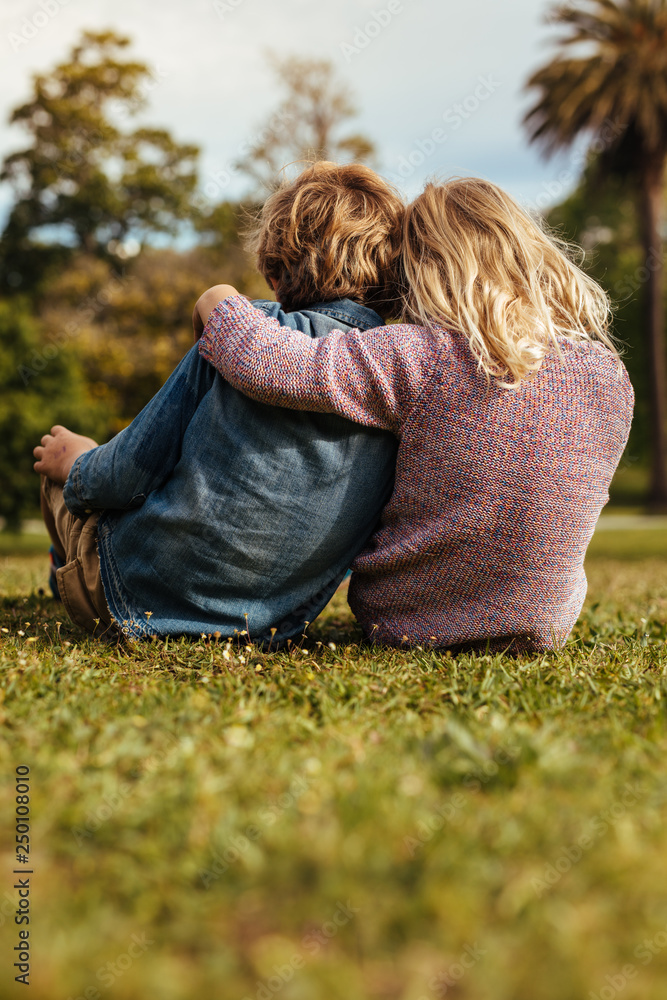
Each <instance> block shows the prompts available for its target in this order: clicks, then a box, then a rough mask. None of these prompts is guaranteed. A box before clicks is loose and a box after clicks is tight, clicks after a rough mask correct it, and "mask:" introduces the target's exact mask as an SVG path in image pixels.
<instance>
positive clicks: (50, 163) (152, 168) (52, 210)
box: [0, 31, 199, 290]
mask: <svg viewBox="0 0 667 1000" xmlns="http://www.w3.org/2000/svg"><path fill="white" fill-rule="evenodd" d="M128 45H129V39H127V38H125V37H123V36H121V35H118V34H116V33H115V32H113V31H102V32H92V31H86V32H84V33H83V35H82V37H81V40H80V41H79V42H78V43H77V44H76V45H74V47H73V48H72V50H71V52H70V54H69V57H68V58H67V59H66V60H65V61H64V62H62V63H60V64H58V65H57V66H56V67H55V68H54V69H53V70H51V71H50V72H48V73H44V74H37V75H36V76H35V77H34V78H33V93H32V95H31V97H30V99H29V100H28V101H27V102H26V103H25V104H22V105H21V106H20V107H17V108H16V109H15V111H14V112H13V114H12V116H11V121H12V122H13V123H16V124H20V125H22V126H23V128H24V129H25V130H26V131H27V132H28V133H29V135H30V139H31V141H30V144H29V145H27V146H26V147H25V148H24V149H21V150H19V151H18V152H15V153H11V154H10V155H9V156H7V157H6V158H5V160H4V163H3V167H2V172H1V173H0V179H2V180H8V181H10V182H11V184H12V185H13V187H14V190H15V194H16V202H15V204H14V206H13V209H12V211H11V214H10V217H9V220H8V223H7V226H6V228H5V232H4V234H3V241H2V257H3V258H4V263H5V268H3V271H5V273H6V279H5V280H6V283H7V286H8V287H9V290H11V289H13V288H17V287H19V288H21V289H29V288H30V287H31V286H32V285H33V284H34V282H35V281H36V280H37V279H38V276H39V275H40V274H41V273H43V270H44V265H45V264H46V265H48V264H49V263H52V262H54V261H62V260H63V258H64V257H65V258H66V257H67V256H68V255H69V253H70V252H71V251H76V250H79V249H83V250H85V251H86V252H87V253H93V254H97V255H101V256H110V257H113V256H114V255H120V256H122V255H123V252H124V251H123V247H124V243H125V241H126V240H127V238H128V237H131V238H132V239H133V240H134V241H136V243H138V244H141V243H142V242H143V241H144V240H145V238H146V236H147V235H148V234H149V233H155V232H162V233H164V232H166V233H173V232H175V231H176V229H177V227H178V225H179V223H181V222H182V221H183V220H186V219H188V218H189V215H190V198H191V195H192V192H193V191H194V189H195V187H196V183H197V159H198V155H199V150H198V148H197V147H196V146H194V145H190V144H182V143H178V142H176V141H175V140H174V139H173V138H172V137H171V135H170V134H169V132H168V131H166V130H165V129H160V128H146V127H142V128H137V129H134V130H128V129H127V128H126V127H124V126H126V124H127V122H128V120H129V119H131V118H132V116H133V115H135V114H136V112H137V111H138V110H140V109H141V108H142V107H143V106H144V104H145V99H146V98H145V91H146V84H147V82H148V81H150V80H151V78H152V77H151V71H150V69H149V68H148V66H146V65H144V64H143V63H141V62H137V61H135V60H132V59H130V58H126V57H124V53H125V50H126V48H127V46H128Z"/></svg>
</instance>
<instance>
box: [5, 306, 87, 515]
mask: <svg viewBox="0 0 667 1000" xmlns="http://www.w3.org/2000/svg"><path fill="white" fill-rule="evenodd" d="M0 373H1V375H0V473H1V474H2V491H0V516H2V517H3V518H5V521H6V523H7V527H8V529H10V530H18V528H19V527H20V524H21V519H22V517H23V516H25V514H26V513H29V512H30V511H32V512H33V514H34V513H35V512H36V511H37V510H38V508H39V477H38V476H37V475H35V472H34V471H33V468H32V463H33V461H34V459H33V457H32V449H33V448H34V446H35V445H36V444H39V440H40V438H41V436H42V434H45V433H46V432H47V431H48V430H49V428H50V427H51V426H52V424H54V423H65V424H67V425H68V426H71V427H72V429H73V430H77V431H79V432H81V433H83V432H85V433H86V434H91V435H93V436H95V435H96V434H98V433H99V432H100V430H101V429H102V426H103V421H102V420H101V411H100V407H99V405H98V404H96V403H95V402H94V401H93V400H91V399H90V397H89V396H88V393H87V390H86V387H85V385H84V381H83V377H82V372H81V365H80V362H79V359H78V358H77V357H76V355H75V354H74V352H73V351H70V350H68V344H67V342H66V340H65V339H64V338H58V337H55V338H52V339H51V340H45V339H44V338H43V337H42V336H41V331H40V327H39V324H38V323H36V321H35V320H34V319H33V318H32V317H31V316H30V315H29V313H28V311H27V306H26V303H25V302H22V301H21V300H20V299H19V297H18V296H15V297H14V299H13V300H12V302H11V303H9V302H0Z"/></svg>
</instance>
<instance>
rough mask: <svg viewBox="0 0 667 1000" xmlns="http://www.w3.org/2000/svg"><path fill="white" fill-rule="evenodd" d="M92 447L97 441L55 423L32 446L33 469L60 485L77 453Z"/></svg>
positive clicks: (95, 445)
mask: <svg viewBox="0 0 667 1000" xmlns="http://www.w3.org/2000/svg"><path fill="white" fill-rule="evenodd" d="M92 448H97V441H93V439H92V438H89V437H84V436H83V435H82V434H75V433H74V432H73V431H68V430H67V428H66V427H61V425H60V424H56V425H55V427H52V428H51V433H50V434H45V435H44V437H43V438H42V443H41V444H38V445H37V447H36V448H33V451H32V453H33V455H34V456H35V458H36V459H37V461H36V462H35V463H34V465H33V469H34V470H35V472H39V473H40V475H42V476H47V477H48V478H49V479H52V480H53V482H54V483H59V484H60V485H61V486H62V485H63V484H64V483H65V480H66V479H67V477H68V476H69V470H70V469H71V468H72V466H73V465H74V463H75V462H76V460H77V458H78V457H79V455H83V454H84V452H86V451H90V450H91V449H92Z"/></svg>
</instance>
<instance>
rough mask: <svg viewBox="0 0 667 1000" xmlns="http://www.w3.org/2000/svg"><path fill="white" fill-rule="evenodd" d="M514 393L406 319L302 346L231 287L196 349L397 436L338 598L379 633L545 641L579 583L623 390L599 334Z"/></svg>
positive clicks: (448, 337) (621, 424)
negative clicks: (345, 592)
mask: <svg viewBox="0 0 667 1000" xmlns="http://www.w3.org/2000/svg"><path fill="white" fill-rule="evenodd" d="M561 348H562V353H561V356H558V354H556V353H555V352H554V353H553V354H552V355H550V356H548V357H547V358H546V359H545V361H544V362H543V364H542V367H541V369H540V371H539V372H538V373H537V374H536V376H535V377H533V378H532V379H530V380H528V381H525V382H524V383H523V384H522V385H521V387H520V388H519V389H517V390H508V389H503V388H501V387H500V386H498V385H497V383H495V382H494V381H491V382H490V383H487V381H486V379H485V377H484V376H483V375H481V374H480V373H479V372H478V371H477V368H476V363H475V361H474V358H473V356H472V354H471V352H470V349H469V346H468V343H467V340H466V339H465V337H464V336H462V335H461V334H457V333H451V332H448V331H446V330H439V331H434V332H428V331H426V330H424V329H422V328H420V327H415V326H401V325H399V326H391V327H381V328H378V329H375V330H367V331H358V330H353V331H347V332H336V333H333V334H331V335H330V336H329V337H328V338H327V339H326V340H320V341H315V340H310V339H308V338H307V337H304V336H301V335H300V334H298V333H293V332H290V331H288V330H285V329H281V328H280V326H279V324H278V323H277V322H275V321H274V320H271V319H268V318H267V317H266V315H265V314H264V313H262V312H259V311H257V310H255V309H253V307H252V306H251V304H250V303H249V302H247V301H246V300H245V299H243V298H241V297H239V296H235V297H233V298H230V299H227V300H225V301H224V302H221V303H220V304H219V305H218V306H217V307H216V309H215V310H214V311H213V313H212V314H211V316H210V317H209V322H208V324H207V327H206V329H205V332H204V336H203V338H202V340H201V343H200V351H201V353H202V354H203V355H204V357H205V358H207V359H208V360H209V361H210V362H211V363H212V364H214V365H215V367H216V368H217V369H218V370H219V371H220V372H221V373H222V374H223V375H224V377H225V378H226V379H228V380H229V381H230V382H231V383H232V385H234V386H236V387H237V388H239V389H240V390H241V391H243V392H245V393H247V394H248V395H251V396H252V397H253V398H255V399H257V400H262V401H264V402H266V403H271V404H278V405H280V406H287V407H290V408H293V409H305V410H318V411H321V412H333V413H338V414H340V415H342V416H345V417H348V418H350V419H352V420H356V421H358V422H359V423H362V424H364V425H366V426H369V427H377V428H385V429H388V430H391V431H393V433H394V434H396V435H397V437H398V438H399V449H398V460H397V467H396V480H395V487H394V492H393V495H392V497H391V500H390V501H389V503H388V504H387V506H386V507H385V509H384V512H383V515H382V520H381V523H380V526H379V528H378V530H377V531H376V532H375V534H374V535H373V537H372V538H371V540H370V542H369V544H368V545H367V547H366V549H365V550H364V551H363V552H362V553H361V554H360V555H359V556H358V557H357V559H356V560H355V562H354V564H353V567H352V568H353V575H352V580H351V584H350V592H349V601H350V606H351V608H352V610H353V611H354V613H355V615H356V617H357V619H358V621H359V622H360V624H361V626H362V628H363V629H364V631H365V633H366V634H367V635H368V636H369V637H371V638H373V639H375V640H377V641H380V642H383V643H387V644H390V645H401V644H403V643H405V642H410V643H424V644H427V645H434V646H450V645H457V644H459V643H470V642H472V643H480V642H485V641H487V640H488V641H489V642H490V643H491V644H492V645H493V646H494V647H495V646H497V645H498V644H505V643H506V644H507V645H512V646H513V647H514V648H516V649H533V650H541V649H550V648H554V647H556V646H558V645H560V644H561V643H562V642H563V641H564V640H565V638H566V637H567V636H568V635H569V633H570V631H571V629H572V627H573V625H574V623H575V621H576V619H577V617H578V615H579V612H580V610H581V606H582V603H583V600H584V597H585V594H586V576H585V573H584V565H583V563H584V554H585V552H586V548H587V546H588V543H589V541H590V539H591V536H592V534H593V530H594V528H595V524H596V521H597V519H598V516H599V514H600V511H601V509H602V507H603V506H604V504H605V503H606V502H607V500H608V492H607V491H608V488H609V484H610V482H611V479H612V476H613V474H614V470H615V469H616V466H617V464H618V462H619V459H620V457H621V454H622V452H623V449H624V447H625V444H626V441H627V437H628V433H629V428H630V422H631V416H632V407H633V393H632V387H631V385H630V382H629V380H628V376H627V373H626V371H625V369H624V368H623V366H622V365H620V364H619V363H618V362H617V360H616V358H614V356H613V355H612V354H611V352H609V351H607V350H606V349H605V348H603V347H601V346H593V345H589V344H577V345H573V344H570V343H568V342H563V343H562V345H561Z"/></svg>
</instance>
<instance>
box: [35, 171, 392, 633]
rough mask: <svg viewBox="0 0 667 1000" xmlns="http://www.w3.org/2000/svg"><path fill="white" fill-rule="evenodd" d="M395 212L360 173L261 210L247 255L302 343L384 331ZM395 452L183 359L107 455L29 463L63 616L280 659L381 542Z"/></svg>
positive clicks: (304, 189)
mask: <svg viewBox="0 0 667 1000" xmlns="http://www.w3.org/2000/svg"><path fill="white" fill-rule="evenodd" d="M402 214H403V205H402V203H401V200H400V198H399V197H398V195H397V194H396V192H395V191H394V190H393V189H392V188H391V187H390V186H389V185H388V184H386V183H385V182H384V181H383V180H382V179H381V178H380V177H378V175H377V174H375V173H374V172H373V171H372V170H370V169H369V168H367V167H362V166H359V165H357V164H354V165H350V166H337V165H335V164H331V163H316V164H314V165H312V166H310V167H308V168H307V169H306V170H305V171H304V172H303V173H302V174H301V175H300V176H299V177H298V178H297V180H296V181H295V182H294V183H292V184H289V185H286V186H285V187H284V188H282V189H280V190H279V191H278V192H276V193H275V194H274V195H272V196H271V198H269V199H268V201H267V203H266V204H265V206H264V209H263V210H262V214H261V217H260V220H259V224H258V226H257V228H256V231H255V233H254V235H253V237H252V245H253V246H254V248H255V250H256V252H257V255H258V263H259V267H260V270H261V271H262V273H263V274H264V275H265V277H266V278H267V280H269V281H270V282H271V284H272V285H273V287H274V289H275V291H276V295H277V297H278V299H279V302H260V303H256V304H257V305H258V306H259V307H260V308H261V309H263V310H264V312H265V313H266V314H267V315H269V316H273V317H275V318H277V319H278V320H279V321H280V322H281V324H283V325H284V326H286V327H290V328H292V329H295V330H301V331H302V332H305V333H307V334H308V335H309V336H311V337H322V336H327V335H328V334H329V333H330V332H331V331H332V330H334V329H351V328H359V329H362V330H363V329H370V328H372V327H375V326H380V325H382V322H383V320H384V319H386V318H388V317H389V316H391V315H393V313H394V312H395V310H396V303H397V298H398V293H397V289H396V280H397V279H396V274H397V271H398V260H399V255H400V238H401V222H402ZM287 310H289V311H287ZM375 310H377V311H375ZM194 319H195V331H196V333H198V332H201V325H200V323H199V321H198V317H197V314H196V313H195V317H194ZM396 447H397V446H396V440H395V438H394V437H393V435H391V434H389V433H387V432H385V431H377V430H373V429H368V428H363V427H359V426H358V425H355V424H353V423H351V422H349V421H347V420H344V419H341V418H339V417H336V416H331V415H323V414H316V413H297V412H290V411H287V410H284V409H278V408H276V407H272V406H266V405H264V404H262V403H257V402H254V401H252V400H250V399H248V398H246V397H245V396H243V395H241V394H240V393H238V392H237V391H236V390H234V389H233V388H232V387H231V386H230V385H229V384H227V383H226V382H224V381H223V379H222V378H221V377H220V375H219V374H218V373H217V372H216V371H215V369H214V368H213V367H211V366H210V365H209V364H208V363H207V362H205V361H204V360H203V359H202V358H201V357H200V355H199V351H198V350H197V347H196V346H195V347H193V348H192V350H191V351H190V352H189V353H188V354H187V355H186V357H185V358H184V359H183V361H182V362H181V363H180V364H179V365H178V367H177V368H176V370H175V371H174V372H173V374H172V375H171V376H170V378H169V379H168V381H167V382H166V383H165V385H164V386H163V387H162V389H161V390H160V391H159V392H158V393H157V395H156V396H155V397H154V398H153V399H152V400H151V401H150V403H148V405H147V406H146V407H145V408H144V409H143V410H142V412H141V413H140V414H139V416H138V417H137V418H136V419H135V420H134V421H133V422H132V424H131V425H130V426H129V427H127V428H126V429H125V430H124V431H121V433H120V434H118V435H117V436H116V437H115V438H113V440H112V441H110V442H109V443H108V444H105V445H102V446H100V447H98V446H96V444H95V442H94V441H92V440H91V439H90V438H84V437H81V436H80V435H76V434H73V433H72V432H71V431H68V430H67V429H66V428H64V427H59V426H58V427H54V428H52V430H51V434H46V435H45V436H44V437H43V438H42V443H41V445H40V446H38V447H37V448H35V450H34V454H35V457H36V459H37V461H36V462H35V470H36V471H37V472H40V473H42V474H43V476H44V477H45V479H44V482H43V510H44V516H45V521H46V523H47V526H48V528H49V531H50V534H51V537H52V540H53V545H54V549H55V552H56V555H57V557H58V562H59V563H60V566H59V568H58V570H57V574H56V579H57V586H58V589H59V591H60V595H61V597H62V599H63V602H64V604H65V607H66V609H67V611H68V613H69V615H70V617H71V618H72V620H73V621H75V622H76V623H77V624H79V625H81V626H83V627H84V628H86V629H87V630H88V631H90V632H92V633H94V634H96V635H101V634H104V633H109V634H115V633H116V632H117V631H118V630H119V631H120V632H121V633H123V634H124V635H125V636H127V637H131V638H138V637H142V636H146V635H160V636H164V635H179V634H181V635H182V634H186V635H200V634H201V633H202V632H203V633H212V632H220V633H222V634H223V635H232V634H233V632H234V631H238V632H242V631H244V630H246V629H247V630H248V631H249V633H250V638H251V639H253V640H255V641H258V642H263V643H268V642H272V643H273V647H274V648H275V646H276V645H277V644H279V643H281V642H284V641H286V640H287V639H289V638H293V637H294V636H296V635H299V634H300V633H301V632H302V631H303V628H304V625H305V622H307V621H312V620H313V619H314V618H315V617H316V615H317V614H319V612H320V611H321V610H322V608H323V607H324V606H325V604H326V603H327V602H328V600H329V598H330V597H331V595H332V594H333V592H334V591H335V589H336V587H337V586H338V584H339V583H340V581H341V580H342V579H343V577H344V575H345V573H346V571H347V568H348V566H349V564H350V563H351V561H352V559H353V558H354V556H355V555H356V554H357V552H359V551H360V549H361V548H362V547H363V545H364V544H365V542H366V540H367V538H368V537H369V535H370V534H371V532H372V531H373V529H374V527H375V525H376V522H377V520H378V518H379V515H380V511H381V509H382V507H383V506H384V504H385V502H386V501H387V499H388V498H389V495H390V493H391V489H392V485H393V475H394V464H395V456H396Z"/></svg>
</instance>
